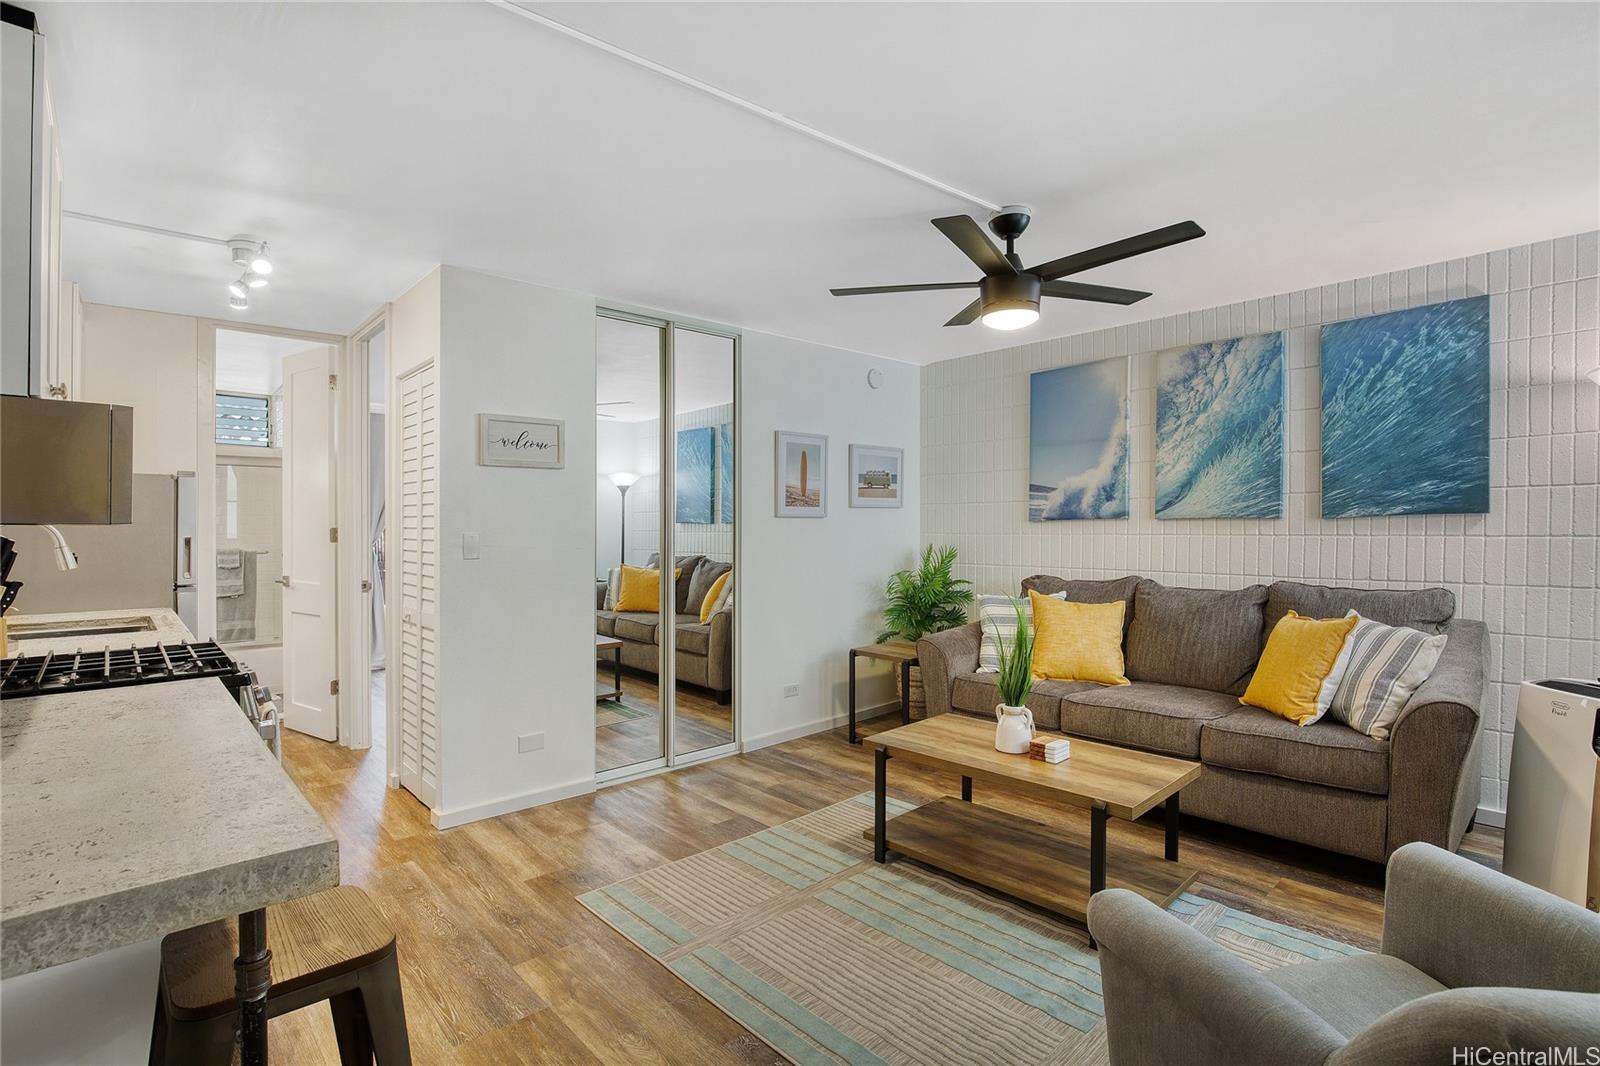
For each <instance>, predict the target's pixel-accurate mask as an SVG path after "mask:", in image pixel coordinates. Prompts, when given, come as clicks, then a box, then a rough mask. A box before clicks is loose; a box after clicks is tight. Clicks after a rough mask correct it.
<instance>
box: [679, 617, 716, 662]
mask: <svg viewBox="0 0 1600 1066" xmlns="http://www.w3.org/2000/svg"><path fill="white" fill-rule="evenodd" d="M710 649H711V626H710V625H709V624H708V625H701V624H700V623H699V622H679V623H678V650H679V651H686V652H689V653H690V654H691V655H705V654H707V653H708V652H709V651H710Z"/></svg>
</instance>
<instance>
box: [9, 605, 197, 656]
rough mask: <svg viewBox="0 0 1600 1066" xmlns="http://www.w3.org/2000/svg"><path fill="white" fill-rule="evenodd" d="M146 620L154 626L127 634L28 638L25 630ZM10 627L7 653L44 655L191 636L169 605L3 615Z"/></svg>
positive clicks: (143, 644) (175, 640)
mask: <svg viewBox="0 0 1600 1066" xmlns="http://www.w3.org/2000/svg"><path fill="white" fill-rule="evenodd" d="M146 619H148V620H149V622H150V624H151V625H152V626H153V628H150V629H137V630H134V631H132V632H129V633H87V632H83V633H72V634H70V635H68V636H62V637H48V638H37V639H28V630H30V629H35V628H39V627H47V628H50V629H57V628H59V629H69V628H77V629H85V630H89V629H96V628H99V627H100V625H114V624H117V623H119V622H133V623H138V622H143V621H144V620H146ZM6 624H7V625H8V626H9V627H10V632H11V647H10V649H9V650H7V652H6V654H7V655H13V656H15V655H43V654H44V653H45V652H54V653H55V654H57V655H60V654H62V653H63V652H74V651H79V650H82V651H100V650H102V649H103V648H105V647H106V646H107V645H110V646H111V647H113V648H126V647H128V646H130V645H138V646H139V647H141V648H147V647H149V646H150V645H152V644H155V643H161V644H178V643H181V642H182V641H185V640H193V639H194V637H193V636H192V635H191V634H190V633H189V630H188V629H187V628H186V627H185V626H184V624H183V621H182V620H181V619H180V618H179V617H178V612H177V611H174V610H173V609H172V608H170V607H126V608H123V609H121V610H116V611H67V612H63V613H60V614H17V613H16V612H12V613H10V614H8V615H6Z"/></svg>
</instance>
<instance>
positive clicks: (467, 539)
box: [461, 533, 478, 559]
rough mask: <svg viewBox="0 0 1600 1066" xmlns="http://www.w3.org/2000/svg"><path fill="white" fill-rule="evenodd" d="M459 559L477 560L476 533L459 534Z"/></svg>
mask: <svg viewBox="0 0 1600 1066" xmlns="http://www.w3.org/2000/svg"><path fill="white" fill-rule="evenodd" d="M461 558H463V559H476V558H478V535H477V534H476V533H463V534H461Z"/></svg>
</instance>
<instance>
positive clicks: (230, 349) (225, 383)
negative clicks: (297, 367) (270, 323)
mask: <svg viewBox="0 0 1600 1066" xmlns="http://www.w3.org/2000/svg"><path fill="white" fill-rule="evenodd" d="M320 347H323V345H319V344H309V343H307V342H306V341H305V340H304V339H296V338H293V337H274V336H272V335H271V334H267V333H249V332H246V331H243V330H233V329H219V330H217V391H218V392H251V393H257V394H260V395H267V396H270V395H271V394H272V393H274V392H277V391H278V387H279V386H280V385H282V384H283V357H284V356H286V355H293V354H294V353H295V352H304V351H309V350H310V349H312V348H320Z"/></svg>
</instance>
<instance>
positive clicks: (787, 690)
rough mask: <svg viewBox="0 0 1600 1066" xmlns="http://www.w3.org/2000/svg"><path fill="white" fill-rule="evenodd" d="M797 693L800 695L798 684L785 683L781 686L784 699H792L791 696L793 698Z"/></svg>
mask: <svg viewBox="0 0 1600 1066" xmlns="http://www.w3.org/2000/svg"><path fill="white" fill-rule="evenodd" d="M798 695H800V686H799V685H785V686H783V698H784V699H786V700H787V699H792V698H794V697H795V696H798Z"/></svg>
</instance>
